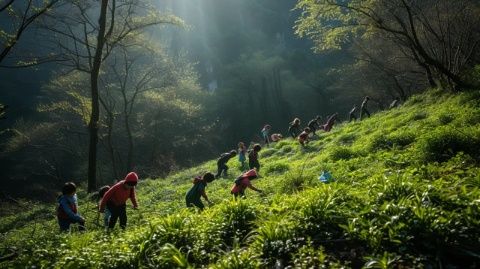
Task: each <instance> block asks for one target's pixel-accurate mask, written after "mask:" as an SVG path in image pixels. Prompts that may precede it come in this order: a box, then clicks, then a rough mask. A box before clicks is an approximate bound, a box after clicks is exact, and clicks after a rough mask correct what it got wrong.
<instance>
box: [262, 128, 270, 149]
mask: <svg viewBox="0 0 480 269" xmlns="http://www.w3.org/2000/svg"><path fill="white" fill-rule="evenodd" d="M271 129H272V126H270V125H269V124H266V125H265V126H264V127H263V129H262V136H263V141H264V143H265V145H267V146H269V145H270V135H269V133H270V130H271Z"/></svg>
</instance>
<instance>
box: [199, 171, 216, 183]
mask: <svg viewBox="0 0 480 269" xmlns="http://www.w3.org/2000/svg"><path fill="white" fill-rule="evenodd" d="M202 179H203V180H204V181H205V182H208V183H210V182H212V181H214V180H215V175H213V174H212V173H210V172H206V173H205V175H203V177H202Z"/></svg>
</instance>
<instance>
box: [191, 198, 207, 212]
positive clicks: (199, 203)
mask: <svg viewBox="0 0 480 269" xmlns="http://www.w3.org/2000/svg"><path fill="white" fill-rule="evenodd" d="M193 204H194V205H195V206H196V207H198V208H200V210H203V209H204V208H205V206H204V205H203V203H202V201H200V200H197V201H194V202H193Z"/></svg>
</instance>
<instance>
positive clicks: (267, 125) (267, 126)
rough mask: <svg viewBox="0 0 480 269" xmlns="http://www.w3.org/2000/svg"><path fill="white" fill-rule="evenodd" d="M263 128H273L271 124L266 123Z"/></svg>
mask: <svg viewBox="0 0 480 269" xmlns="http://www.w3.org/2000/svg"><path fill="white" fill-rule="evenodd" d="M263 128H264V129H265V130H270V129H272V126H270V124H266V125H265V126H264V127H263Z"/></svg>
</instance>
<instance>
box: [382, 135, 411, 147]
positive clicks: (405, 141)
mask: <svg viewBox="0 0 480 269" xmlns="http://www.w3.org/2000/svg"><path fill="white" fill-rule="evenodd" d="M415 138H416V137H415V134H414V133H413V132H411V131H404V132H396V133H394V134H392V135H390V136H389V137H388V140H390V144H392V145H394V146H400V147H405V146H408V145H410V144H411V143H413V142H414V141H415Z"/></svg>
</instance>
